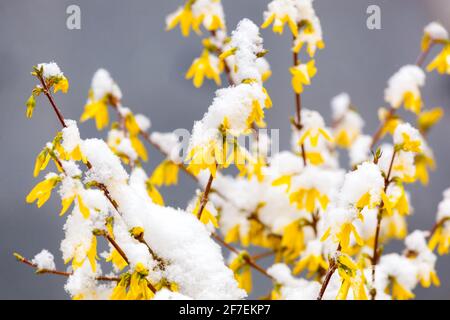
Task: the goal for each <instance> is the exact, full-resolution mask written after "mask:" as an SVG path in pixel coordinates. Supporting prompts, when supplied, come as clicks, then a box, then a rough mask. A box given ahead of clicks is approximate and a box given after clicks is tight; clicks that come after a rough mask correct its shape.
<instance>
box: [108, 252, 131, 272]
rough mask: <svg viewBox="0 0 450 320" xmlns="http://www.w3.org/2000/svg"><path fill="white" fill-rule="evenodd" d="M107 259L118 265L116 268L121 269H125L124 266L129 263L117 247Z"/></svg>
mask: <svg viewBox="0 0 450 320" xmlns="http://www.w3.org/2000/svg"><path fill="white" fill-rule="evenodd" d="M106 261H107V262H112V264H113V265H114V266H116V268H117V269H119V271H120V270H123V268H125V267H126V266H127V265H128V263H127V262H126V261H125V259H124V258H123V257H122V255H121V254H120V253H119V252H118V251H117V250H116V249H113V250H112V251H111V253H110V255H109V256H108V257H107V258H106Z"/></svg>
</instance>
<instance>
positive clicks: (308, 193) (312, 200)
mask: <svg viewBox="0 0 450 320" xmlns="http://www.w3.org/2000/svg"><path fill="white" fill-rule="evenodd" d="M289 200H290V202H291V203H297V208H299V209H305V210H306V211H308V212H311V213H312V212H314V210H315V209H316V203H318V204H320V206H321V207H322V209H323V210H325V209H326V208H327V206H328V202H329V201H330V200H329V199H328V197H327V195H326V194H321V193H320V191H319V190H317V189H316V188H311V189H299V190H297V191H295V192H293V193H291V194H290V195H289Z"/></svg>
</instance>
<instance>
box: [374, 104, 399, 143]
mask: <svg viewBox="0 0 450 320" xmlns="http://www.w3.org/2000/svg"><path fill="white" fill-rule="evenodd" d="M378 118H379V119H380V122H381V123H382V124H383V125H382V127H381V134H380V138H383V137H384V136H385V135H386V134H387V133H390V134H392V135H393V134H394V132H395V129H396V128H397V126H398V125H399V124H400V123H401V120H400V119H399V117H398V116H395V115H392V114H390V113H389V111H387V110H386V109H385V108H380V109H379V110H378Z"/></svg>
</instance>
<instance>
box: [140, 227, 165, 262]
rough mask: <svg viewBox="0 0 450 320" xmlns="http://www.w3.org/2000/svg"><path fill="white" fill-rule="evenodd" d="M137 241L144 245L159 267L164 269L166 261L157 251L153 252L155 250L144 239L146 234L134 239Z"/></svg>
mask: <svg viewBox="0 0 450 320" xmlns="http://www.w3.org/2000/svg"><path fill="white" fill-rule="evenodd" d="M134 238H135V239H136V240H137V241H139V242H140V243H142V244H144V245H145V246H146V247H147V249H148V252H149V253H150V255H151V256H152V257H153V259H154V260H156V261H158V263H159V265H160V266H161V267H163V266H164V265H165V263H164V260H163V259H162V258H161V257H159V256H158V255H157V254H156V252H155V251H153V249H152V248H151V247H150V246H149V245H148V243H147V241H145V239H144V233H141V234H140V235H139V236H137V237H134Z"/></svg>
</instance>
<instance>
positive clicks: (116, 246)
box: [94, 230, 130, 264]
mask: <svg viewBox="0 0 450 320" xmlns="http://www.w3.org/2000/svg"><path fill="white" fill-rule="evenodd" d="M94 235H97V236H102V237H104V238H105V239H106V240H108V242H109V243H111V245H112V246H113V247H114V249H116V250H117V252H118V253H119V254H120V256H121V257H122V258H123V260H125V262H126V263H127V264H130V262H129V260H128V258H127V255H126V254H125V252H124V251H123V250H122V248H121V247H120V246H119V244H118V243H117V242H116V240H114V238H113V237H111V236H110V235H109V234H108V233H107V232H106V231H104V230H95V231H94Z"/></svg>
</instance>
